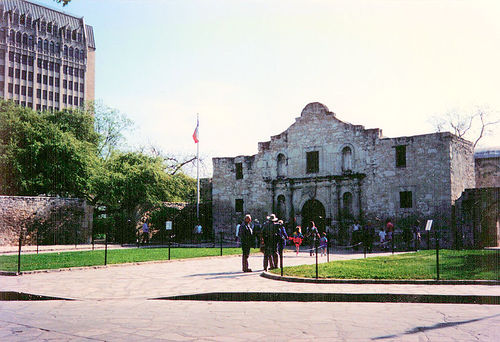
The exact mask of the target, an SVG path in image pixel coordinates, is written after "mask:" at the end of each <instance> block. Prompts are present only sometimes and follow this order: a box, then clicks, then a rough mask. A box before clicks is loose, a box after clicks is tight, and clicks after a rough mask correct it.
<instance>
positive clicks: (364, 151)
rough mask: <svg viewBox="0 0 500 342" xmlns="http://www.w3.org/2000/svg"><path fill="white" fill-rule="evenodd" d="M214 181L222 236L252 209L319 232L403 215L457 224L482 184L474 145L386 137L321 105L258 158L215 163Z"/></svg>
mask: <svg viewBox="0 0 500 342" xmlns="http://www.w3.org/2000/svg"><path fill="white" fill-rule="evenodd" d="M212 184H213V190H212V201H213V225H214V231H215V232H216V233H217V232H219V231H225V232H227V233H232V232H233V230H234V229H235V226H236V224H237V222H239V221H240V220H241V219H242V217H243V215H244V213H247V212H248V213H251V214H253V216H254V217H257V218H259V219H263V218H264V217H265V216H266V215H267V214H269V213H271V212H274V213H276V214H277V215H278V217H280V218H283V219H284V220H285V221H288V222H289V223H290V225H294V224H302V225H307V224H308V222H310V221H311V220H313V221H315V222H316V225H317V226H319V228H320V229H325V228H326V227H342V226H344V227H345V226H347V225H349V224H351V223H352V222H353V220H360V221H371V222H374V220H377V219H378V220H380V221H383V220H384V219H386V218H392V219H395V220H398V219H401V218H404V217H418V218H420V219H425V218H433V219H435V220H437V221H439V224H440V225H441V226H442V227H450V222H451V212H452V205H453V204H454V201H455V200H456V199H457V198H458V197H460V195H461V194H462V191H463V190H464V189H466V188H473V187H474V186H475V179H474V154H473V146H472V144H471V143H470V142H468V141H465V140H463V139H460V138H458V137H457V136H455V135H453V134H451V133H433V134H424V135H416V136H405V137H397V138H388V137H384V136H383V135H382V130H381V129H378V128H376V129H365V127H363V126H360V125H353V124H350V123H347V122H344V121H341V120H339V119H338V118H337V116H336V114H335V113H333V112H331V111H329V110H328V108H327V107H326V106H324V105H323V104H321V103H317V102H315V103H310V104H308V105H307V106H306V107H305V108H304V109H303V110H302V113H301V114H300V117H298V118H296V120H295V123H293V124H292V125H291V126H290V127H289V128H288V129H286V130H285V131H284V132H282V133H280V134H278V135H275V136H272V137H271V140H270V141H266V142H260V143H259V144H258V153H257V154H256V155H253V156H237V157H232V158H213V180H212ZM382 224H383V223H382ZM449 235H450V237H451V236H452V234H449Z"/></svg>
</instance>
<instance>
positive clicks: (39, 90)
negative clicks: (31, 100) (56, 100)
mask: <svg viewBox="0 0 500 342" xmlns="http://www.w3.org/2000/svg"><path fill="white" fill-rule="evenodd" d="M36 97H37V98H39V99H41V98H42V90H41V89H37V90H36Z"/></svg>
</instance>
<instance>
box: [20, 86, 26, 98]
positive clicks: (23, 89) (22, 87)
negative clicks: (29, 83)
mask: <svg viewBox="0 0 500 342" xmlns="http://www.w3.org/2000/svg"><path fill="white" fill-rule="evenodd" d="M21 95H24V96H26V86H21Z"/></svg>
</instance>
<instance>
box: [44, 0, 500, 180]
mask: <svg viewBox="0 0 500 342" xmlns="http://www.w3.org/2000/svg"><path fill="white" fill-rule="evenodd" d="M39 2H40V3H43V4H46V5H48V6H50V7H54V8H58V9H62V6H60V5H57V4H56V3H55V2H53V1H51V0H44V1H39ZM63 10H64V11H67V12H69V13H71V14H76V15H78V16H84V17H85V19H86V22H87V24H89V25H92V26H93V27H94V33H95V39H96V44H97V52H96V56H97V60H96V97H97V98H98V99H101V100H102V101H103V102H104V103H105V104H107V105H108V106H111V107H114V108H116V109H118V110H120V111H121V112H123V113H125V114H126V115H127V116H128V117H130V118H131V119H132V120H133V121H134V122H135V124H136V129H135V131H134V132H132V133H130V134H129V135H128V138H129V142H130V144H131V145H134V146H137V145H143V146H146V145H149V144H153V145H155V146H157V147H158V148H160V149H161V150H162V151H164V152H167V153H175V154H184V155H187V154H193V153H195V144H194V143H193V140H192V138H191V134H192V133H193V130H194V126H195V122H196V113H199V114H200V138H201V142H200V151H201V155H202V156H203V157H204V158H205V164H206V165H207V168H205V169H204V173H205V174H206V175H208V174H209V173H210V167H209V166H210V164H211V160H210V158H211V157H214V156H218V157H222V156H236V155H241V154H254V153H256V152H257V143H258V142H259V141H267V140H269V137H270V136H271V135H275V134H278V133H280V132H282V131H284V130H285V129H286V128H287V127H288V126H289V125H290V124H292V123H293V122H294V120H295V118H296V117H298V116H299V115H300V112H301V110H302V108H303V107H304V106H305V105H306V104H307V103H309V102H314V101H319V102H321V103H323V104H325V105H326V106H327V107H328V108H329V109H330V110H331V111H333V112H335V113H336V114H337V117H338V118H339V119H341V120H343V121H347V122H351V123H353V124H360V125H364V126H365V127H366V128H375V127H378V128H381V129H382V130H383V132H384V134H385V135H386V136H389V137H396V136H403V135H414V134H424V133H430V132H432V131H433V127H432V125H431V124H430V123H429V118H430V117H432V116H435V115H443V114H445V113H447V112H449V111H460V112H464V113H467V112H472V111H473V110H474V109H475V108H476V107H478V106H479V107H482V108H486V109H487V110H488V112H489V113H490V114H491V115H493V116H497V117H498V116H499V113H500V97H499V91H498V90H499V80H500V67H499V61H500V20H498V18H499V17H500V5H499V3H498V1H445V0H442V1H425V0H423V1H393V0H391V1H382V0H381V1H356V0H350V1H319V0H316V1H315V0H309V1H305V0H304V1H295V0H272V1H269V0H268V1H264V0H248V1H237V0H226V1H223V0H220V1H209V0H205V1H202V0H199V1H194V0H171V1H170V0H73V1H72V2H71V3H70V4H69V5H68V6H66V7H65V8H63ZM498 130H499V128H498V127H497V131H498ZM494 133H495V132H493V134H492V135H491V136H490V137H489V138H488V139H484V141H483V143H482V145H483V146H500V134H496V135H495V134H494ZM497 133H498V132H497Z"/></svg>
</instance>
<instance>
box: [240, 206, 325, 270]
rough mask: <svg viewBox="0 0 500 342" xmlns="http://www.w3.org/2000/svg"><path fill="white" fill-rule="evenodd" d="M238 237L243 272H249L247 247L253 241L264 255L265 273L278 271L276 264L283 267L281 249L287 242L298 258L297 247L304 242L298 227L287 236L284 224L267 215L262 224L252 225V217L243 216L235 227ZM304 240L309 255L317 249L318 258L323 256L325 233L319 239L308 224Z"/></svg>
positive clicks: (315, 229) (273, 216)
mask: <svg viewBox="0 0 500 342" xmlns="http://www.w3.org/2000/svg"><path fill="white" fill-rule="evenodd" d="M237 236H238V238H239V240H240V243H241V249H242V252H243V253H242V269H243V272H252V270H251V269H250V268H249V267H248V257H249V255H250V248H252V247H253V246H254V244H255V241H257V243H258V244H259V245H260V250H261V252H263V253H264V270H265V271H267V270H268V269H270V270H272V269H275V268H278V265H280V267H283V259H282V257H281V258H280V256H282V253H283V249H284V248H285V245H286V242H287V241H288V240H290V241H292V242H293V244H294V245H295V251H296V253H297V255H298V254H299V249H300V245H301V244H302V242H303V241H304V235H302V229H301V227H300V226H297V227H296V229H295V231H294V232H293V234H292V235H291V236H288V234H287V231H286V228H285V226H284V224H283V221H282V220H279V219H278V218H277V217H276V215H275V214H271V215H269V216H267V217H266V221H265V222H264V223H263V224H262V225H254V224H253V223H252V217H251V216H250V215H249V214H247V215H245V218H244V220H243V222H242V223H241V224H240V225H238V227H237ZM306 237H307V238H309V241H310V244H311V249H310V255H311V256H313V255H314V250H315V248H316V247H319V248H320V250H321V255H326V250H327V243H328V239H327V237H326V233H323V236H321V235H320V234H319V232H318V228H316V226H315V224H314V222H311V225H310V227H308V228H307V233H306ZM279 260H280V261H279ZM278 261H279V262H278Z"/></svg>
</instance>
